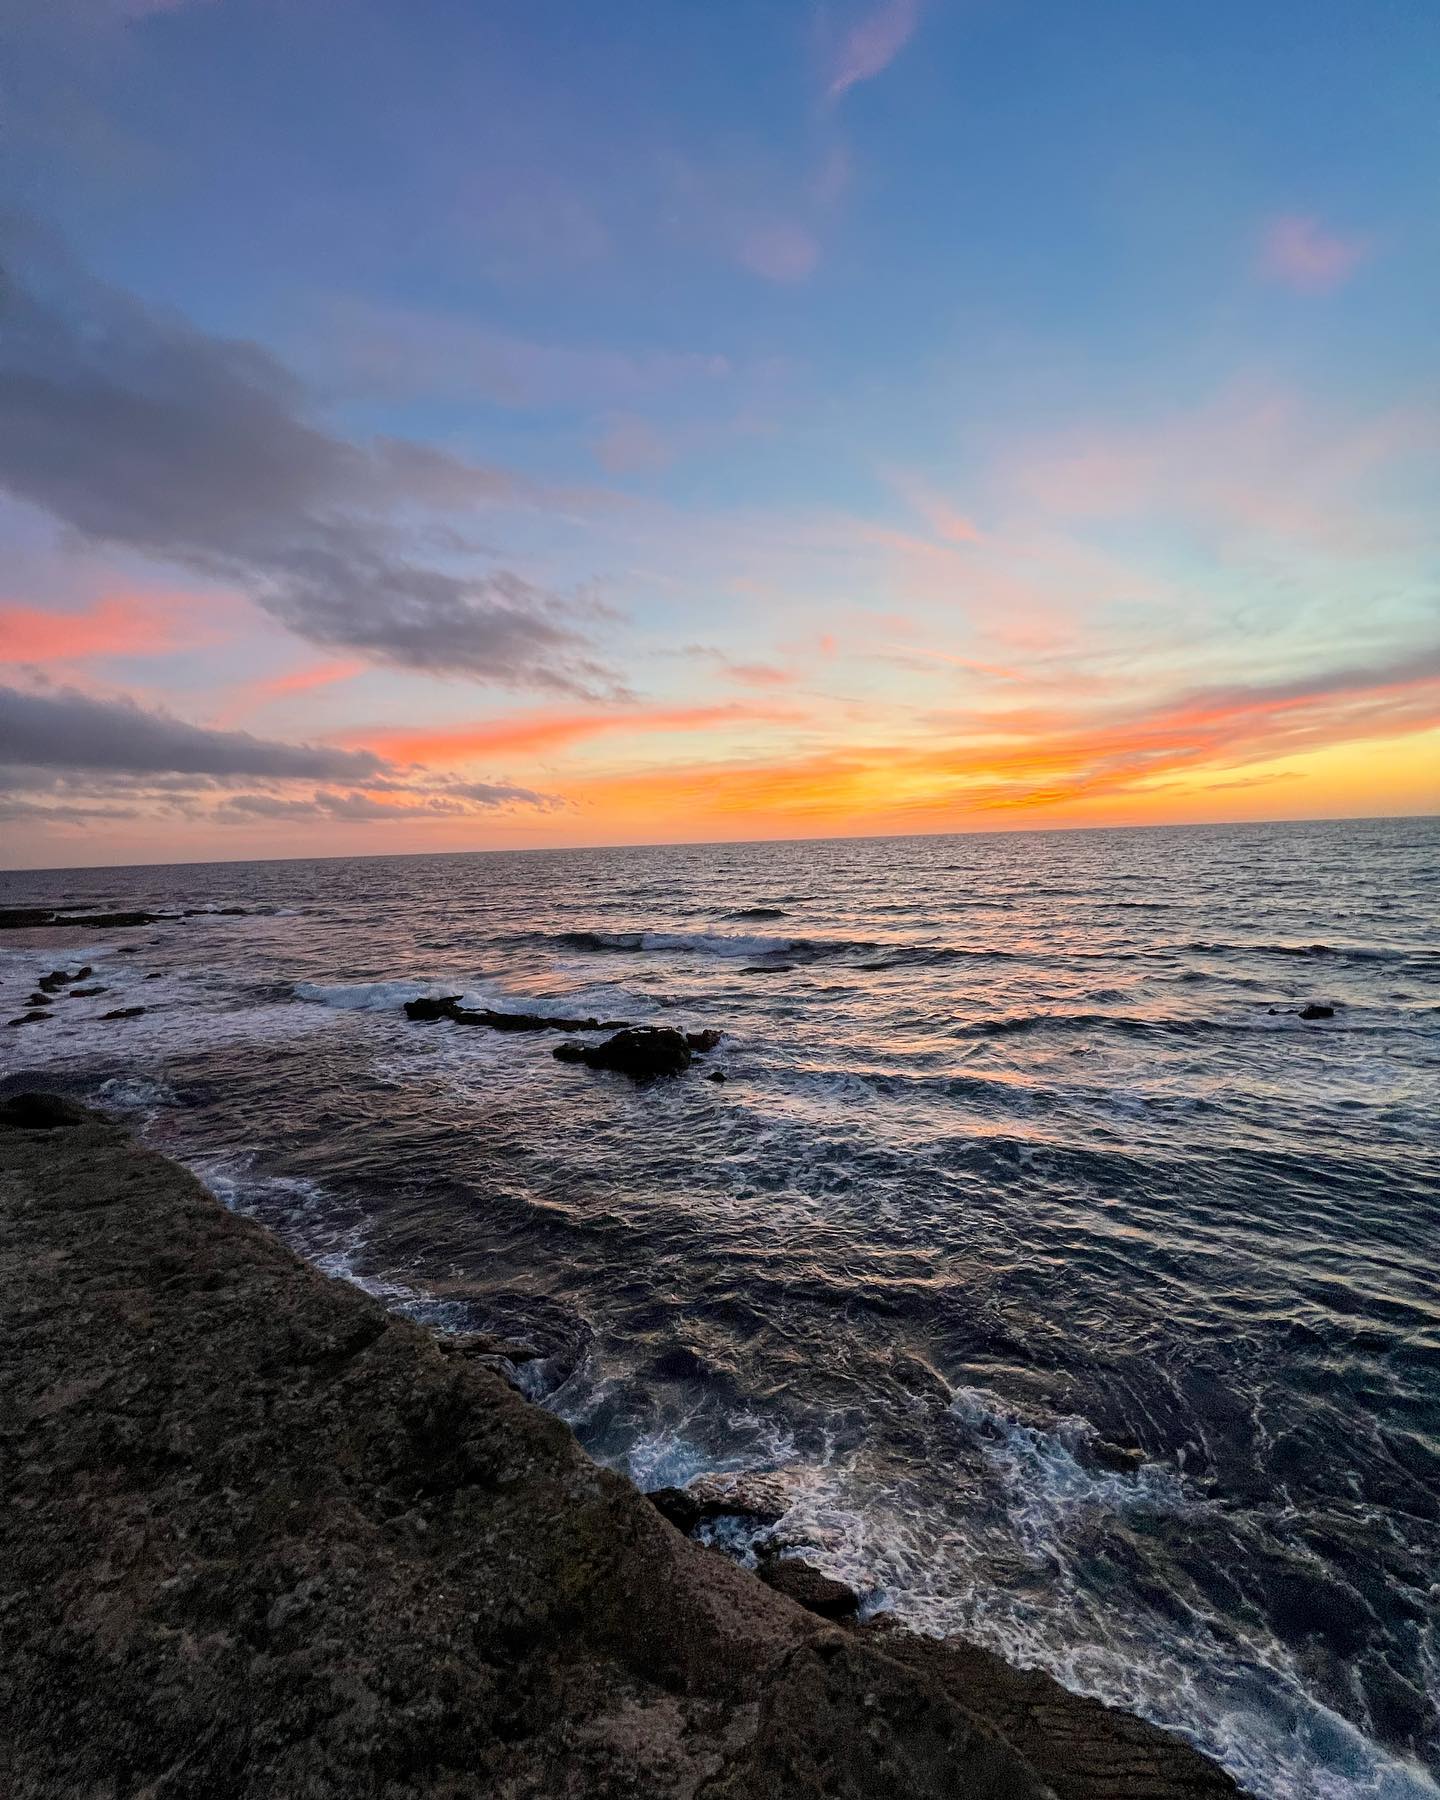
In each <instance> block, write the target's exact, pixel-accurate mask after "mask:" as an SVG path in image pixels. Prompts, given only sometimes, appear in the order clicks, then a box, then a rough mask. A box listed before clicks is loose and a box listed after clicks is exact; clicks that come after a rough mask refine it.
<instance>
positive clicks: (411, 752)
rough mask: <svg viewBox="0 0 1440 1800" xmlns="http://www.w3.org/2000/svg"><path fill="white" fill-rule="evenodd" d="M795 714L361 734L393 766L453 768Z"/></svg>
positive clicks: (613, 715) (698, 713)
mask: <svg viewBox="0 0 1440 1800" xmlns="http://www.w3.org/2000/svg"><path fill="white" fill-rule="evenodd" d="M795 716H796V715H795V714H794V712H793V711H790V710H787V709H784V708H779V707H773V706H756V705H750V704H747V703H745V702H742V701H730V702H728V703H724V704H720V705H715V706H674V707H648V708H644V709H635V710H631V711H627V712H609V713H599V712H595V713H563V712H535V713H520V714H512V715H511V716H510V717H508V718H500V719H489V720H484V721H480V722H477V723H475V724H473V725H459V726H437V727H433V728H430V727H426V728H419V729H415V730H395V729H383V730H373V731H366V732H357V733H355V734H354V736H353V741H356V742H359V743H363V744H365V745H366V746H368V747H369V748H370V749H371V750H373V751H376V752H377V753H379V754H381V755H383V756H385V757H386V758H387V759H389V760H390V761H392V762H397V763H400V762H420V763H425V764H427V765H430V766H433V767H439V768H455V767H460V766H463V765H464V764H466V763H470V762H473V761H475V760H476V759H477V758H479V757H497V756H512V757H513V756H539V755H544V754H546V753H547V752H550V751H555V750H561V749H566V748H568V747H569V746H571V745H573V744H579V743H582V742H585V741H588V740H590V739H594V738H598V737H629V736H655V735H657V734H660V735H663V734H669V733H684V732H701V731H713V730H717V729H724V728H725V727H727V726H734V725H737V724H744V723H757V722H762V721H763V722H776V721H781V720H789V719H793V718H794V717H795Z"/></svg>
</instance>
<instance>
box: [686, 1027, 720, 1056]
mask: <svg viewBox="0 0 1440 1800" xmlns="http://www.w3.org/2000/svg"><path fill="white" fill-rule="evenodd" d="M685 1042H686V1043H687V1044H688V1045H689V1046H690V1048H691V1050H693V1051H694V1053H695V1055H696V1056H704V1055H705V1053H706V1051H707V1050H713V1049H714V1048H715V1046H716V1045H717V1044H718V1043H719V1042H720V1033H719V1032H718V1031H714V1030H707V1031H687V1032H686V1033H685Z"/></svg>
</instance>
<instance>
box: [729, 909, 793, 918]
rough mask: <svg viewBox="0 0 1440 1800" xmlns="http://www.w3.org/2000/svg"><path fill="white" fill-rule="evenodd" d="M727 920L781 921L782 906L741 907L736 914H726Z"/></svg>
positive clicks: (782, 916)
mask: <svg viewBox="0 0 1440 1800" xmlns="http://www.w3.org/2000/svg"><path fill="white" fill-rule="evenodd" d="M725 917H726V918H727V919H783V918H784V917H785V909H784V907H783V906H742V907H741V908H740V910H739V911H738V912H732V913H726V915H725Z"/></svg>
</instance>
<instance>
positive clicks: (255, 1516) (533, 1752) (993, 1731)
mask: <svg viewBox="0 0 1440 1800" xmlns="http://www.w3.org/2000/svg"><path fill="white" fill-rule="evenodd" d="M503 1348H504V1347H503V1346H500V1347H499V1352H500V1354H501V1355H503ZM495 1352H496V1346H494V1345H490V1346H482V1345H476V1344H473V1343H470V1344H467V1343H464V1342H458V1341H457V1342H453V1343H450V1344H447V1342H446V1341H445V1340H444V1339H442V1338H437V1337H435V1336H433V1335H431V1334H429V1333H427V1332H425V1331H424V1330H422V1329H421V1328H420V1327H419V1326H417V1325H415V1324H413V1323H411V1322H410V1321H408V1320H406V1319H403V1318H398V1317H395V1316H394V1315H392V1314H390V1313H388V1312H386V1311H385V1309H384V1308H383V1307H382V1306H381V1305H380V1304H379V1302H377V1301H375V1300H373V1299H371V1298H370V1297H369V1296H367V1295H366V1294H364V1293H362V1292H360V1291H359V1290H358V1289H356V1288H354V1287H352V1286H348V1285H346V1284H345V1283H343V1282H339V1281H335V1280H331V1279H328V1278H326V1277H324V1276H322V1275H320V1274H319V1273H318V1272H317V1271H315V1270H313V1269H311V1268H309V1267H308V1266H306V1265H305V1264H303V1263H302V1262H300V1261H299V1260H298V1259H297V1258H296V1257H295V1256H293V1255H292V1254H291V1253H290V1252H289V1251H288V1250H286V1249H285V1248H284V1247H283V1246H282V1245H281V1244H279V1243H278V1242H277V1241H276V1240H275V1239H273V1238H272V1237H270V1236H269V1235H268V1234H267V1233H266V1232H264V1231H263V1230H262V1229H261V1228H260V1227H259V1226H257V1225H256V1224H254V1223H253V1222H252V1221H249V1220H246V1219H243V1218H240V1217H237V1216H235V1215H233V1214H230V1213H228V1212H226V1211H225V1210H224V1208H223V1207H221V1206H220V1205H219V1203H218V1202H217V1201H215V1200H214V1199H213V1198H212V1197H211V1196H210V1195H209V1194H207V1193H206V1192H205V1190H204V1189H203V1188H201V1187H200V1185H199V1184H198V1183H197V1182H196V1181H195V1180H194V1179H193V1177H191V1176H190V1175H189V1174H188V1173H187V1172H186V1171H184V1170H183V1169H181V1168H179V1167H177V1166H176V1165H175V1164H173V1163H170V1162H168V1161H166V1160H165V1159H164V1158H163V1157H160V1156H158V1155H156V1154H154V1153H152V1152H150V1151H148V1150H146V1149H144V1148H143V1147H141V1146H140V1145H138V1144H137V1143H136V1142H135V1141H134V1140H133V1139H132V1138H131V1137H130V1136H129V1135H128V1133H127V1132H125V1131H124V1130H123V1129H122V1128H121V1127H119V1126H118V1125H116V1124H113V1123H112V1122H110V1121H109V1120H107V1119H105V1118H103V1117H101V1116H100V1115H98V1114H96V1113H92V1112H88V1111H85V1110H83V1109H80V1108H76V1107H73V1106H71V1105H69V1104H67V1103H65V1102H59V1101H43V1100H38V1099H32V1098H24V1097H21V1098H13V1099H11V1100H9V1101H5V1102H0V1444H3V1450H4V1463H5V1468H6V1475H5V1479H4V1483H3V1493H0V1710H3V1714H4V1717H5V1720H6V1730H5V1732H4V1733H3V1734H0V1791H3V1792H4V1793H5V1794H6V1795H7V1796H11V1797H13V1800H42V1796H43V1797H44V1800H60V1797H66V1796H75V1797H76V1800H79V1797H80V1796H85V1797H86V1800H90V1797H92V1796H93V1797H96V1800H99V1797H100V1796H104V1797H106V1800H110V1797H114V1800H124V1797H129V1796H134V1797H136V1800H139V1796H142V1795H144V1796H146V1797H147V1800H179V1797H181V1796H186V1797H189V1796H202V1795H203V1796H205V1797H206V1800H211V1797H215V1800H226V1797H234V1800H239V1797H241V1796H244V1797H246V1800H260V1797H261V1796H264V1797H265V1800H290V1797H292V1796H293V1797H296V1800H298V1797H300V1796H305V1797H317V1800H318V1797H322V1796H323V1797H331V1796H333V1797H334V1800H340V1797H341V1796H344V1797H345V1800H352V1797H355V1796H370V1795H373V1796H376V1797H377V1800H378V1797H380V1796H383V1797H384V1800H408V1797H411V1796H415V1797H418V1796H426V1797H428V1800H442V1797H443V1800H462V1797H469V1796H476V1797H477V1800H478V1797H479V1796H482V1795H484V1796H497V1797H500V1800H569V1797H574V1800H581V1797H587V1800H588V1797H590V1796H595V1797H598V1800H612V1797H614V1800H619V1797H620V1796H625V1797H628V1800H651V1797H654V1800H672V1797H673V1800H682V1797H683V1800H762V1797H765V1800H779V1797H782V1796H790V1795H795V1796H810V1795H814V1796H819V1795H822V1794H824V1795H838V1796H853V1797H856V1800H859V1797H862V1796H865V1797H868V1796H877V1797H878V1796H882V1795H883V1796H886V1797H887V1800H888V1797H890V1796H896V1797H902V1796H913V1797H915V1800H930V1797H935V1800H939V1797H940V1796H962V1795H963V1796H966V1797H968V1800H1039V1797H1040V1796H1043V1795H1046V1794H1053V1795H1054V1796H1056V1797H1057V1800H1107V1797H1112V1796H1113V1797H1120V1796H1133V1797H1135V1800H1141V1797H1144V1800H1208V1797H1210V1796H1215V1797H1219V1796H1223V1795H1234V1794H1236V1793H1237V1792H1238V1791H1239V1790H1238V1789H1237V1788H1236V1787H1235V1786H1234V1784H1233V1783H1232V1782H1231V1781H1230V1779H1229V1778H1228V1777H1227V1776H1226V1775H1224V1774H1223V1773H1222V1772H1221V1771H1220V1770H1219V1769H1217V1768H1216V1767H1215V1766H1214V1765H1212V1764H1211V1763H1209V1762H1208V1761H1206V1760H1205V1759H1204V1758H1203V1757H1201V1756H1200V1755H1199V1754H1198V1753H1197V1752H1195V1751H1194V1750H1192V1749H1191V1748H1190V1747H1189V1746H1187V1745H1185V1744H1184V1743H1182V1742H1180V1741H1179V1740H1178V1739H1176V1738H1173V1737H1171V1736H1169V1735H1167V1734H1166V1733H1164V1732H1161V1731H1158V1730H1156V1729H1155V1728H1153V1727H1151V1726H1149V1725H1147V1724H1144V1723H1143V1722H1141V1721H1139V1720H1136V1719H1133V1718H1130V1717H1128V1716H1126V1715H1123V1714H1119V1713H1116V1712H1113V1711H1111V1710H1109V1709H1107V1708H1105V1707H1103V1706H1101V1705H1099V1704H1098V1703H1096V1702H1094V1701H1088V1700H1083V1699H1077V1698H1076V1697H1074V1696H1072V1695H1070V1694H1068V1693H1066V1692H1065V1691H1064V1690H1063V1689H1061V1688H1060V1687H1059V1686H1058V1685H1057V1684H1056V1683H1054V1682H1053V1681H1051V1680H1049V1678H1048V1677H1045V1676H1043V1675H1039V1674H1035V1673H1026V1672H1022V1671H1017V1670H1013V1669H1011V1668H1009V1667H1008V1666H1007V1665H1005V1664H1004V1663H1002V1662H1001V1661H999V1660H998V1659H997V1658H995V1657H994V1656H991V1655H990V1654H988V1653H987V1652H985V1651H982V1650H978V1649H975V1648H972V1647H969V1646H966V1645H961V1644H955V1643H948V1644H942V1643H938V1642H935V1641H933V1640H929V1639H924V1638H918V1637H913V1636H910V1635H909V1634H906V1633H904V1632H901V1631H897V1630H893V1629H892V1630H888V1631H887V1630H882V1629H877V1628H874V1627H862V1626H855V1625H851V1624H834V1623H829V1622H827V1621H826V1620H825V1619H823V1618H822V1617H818V1616H817V1613H822V1612H824V1611H825V1609H826V1607H827V1606H828V1607H829V1608H830V1609H831V1610H834V1609H835V1608H836V1607H837V1606H838V1605H839V1602H838V1601H837V1599H836V1596H835V1595H834V1594H833V1593H832V1594H826V1593H825V1592H824V1591H823V1590H821V1589H818V1588H815V1587H813V1586H811V1587H807V1584H806V1583H805V1582H804V1580H803V1579H798V1578H797V1577H796V1576H794V1575H791V1576H788V1577H786V1578H784V1579H783V1580H782V1581H781V1582H779V1583H777V1586H775V1587H771V1586H767V1585H765V1584H764V1583H762V1582H761V1581H759V1580H757V1579H756V1578H755V1576H753V1575H751V1574H749V1573H747V1572H746V1571H744V1570H742V1569H740V1568H739V1567H737V1566H736V1565H735V1564H733V1563H731V1562H730V1561H728V1560H727V1559H725V1558H724V1557H723V1556H721V1555H719V1554H718V1553H716V1552H715V1551H713V1550H709V1549H706V1548H704V1547H703V1546H701V1545H700V1544H697V1543H695V1542H693V1541H692V1540H691V1539H690V1538H688V1537H687V1536H686V1535H685V1534H684V1532H683V1531H682V1530H680V1529H677V1527H676V1526H675V1525H674V1524H672V1523H671V1522H669V1520H667V1519H666V1518H665V1517H662V1516H661V1512H660V1511H659V1509H658V1508H657V1507H656V1506H654V1505H652V1504H651V1503H650V1502H649V1500H647V1499H646V1498H645V1497H644V1496H642V1495H641V1494H639V1493H638V1492H637V1491H636V1490H635V1489H634V1488H633V1487H632V1486H631V1485H630V1484H629V1483H628V1482H626V1481H624V1480H623V1479H621V1478H620V1477H618V1476H616V1475H614V1474H612V1473H609V1472H607V1471H605V1470H602V1469H600V1468H598V1467H597V1466H596V1465H595V1464H594V1463H592V1462H591V1461H590V1460H589V1458H587V1457H586V1455H585V1454H584V1452H583V1451H582V1450H581V1449H580V1447H579V1446H578V1445H577V1443H576V1442H575V1440H574V1438H573V1437H572V1436H571V1434H570V1433H569V1431H568V1430H567V1429H566V1428H565V1427H564V1426H563V1425H562V1424H561V1423H559V1422H558V1421H557V1420H555V1419H554V1418H552V1417H550V1416H549V1415H548V1414H546V1413H545V1412H543V1411H541V1410H540V1409H539V1408H538V1407H535V1406H534V1405H532V1404H531V1403H530V1402H528V1401H527V1400H525V1399H524V1398H523V1397H522V1396H520V1395H519V1394H518V1393H516V1392H515V1391H514V1390H513V1388H512V1387H511V1386H510V1385H509V1384H508V1383H507V1382H506V1381H505V1380H504V1379H503V1377H502V1374H501V1373H499V1372H497V1369H496V1367H495V1366H494V1365H495V1363H496V1362H497V1360H498V1357H497V1354H495ZM682 1522H683V1521H682ZM822 1579H823V1578H822ZM787 1583H788V1585H789V1586H790V1588H791V1593H786V1592H783V1591H779V1589H780V1588H781V1587H783V1586H785V1585H786V1584H787ZM832 1585H833V1584H832ZM792 1594H793V1595H794V1596H795V1597H793V1598H792V1597H791V1595H792ZM802 1601H803V1602H804V1604H801V1602H802ZM841 1610H842V1611H843V1608H842V1609H841Z"/></svg>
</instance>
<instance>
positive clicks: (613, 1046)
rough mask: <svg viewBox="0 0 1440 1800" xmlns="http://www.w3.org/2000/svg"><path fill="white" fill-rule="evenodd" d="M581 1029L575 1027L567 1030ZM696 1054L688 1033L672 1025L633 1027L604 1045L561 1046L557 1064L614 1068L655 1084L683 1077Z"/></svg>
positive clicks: (616, 1071) (617, 1072) (624, 1073)
mask: <svg viewBox="0 0 1440 1800" xmlns="http://www.w3.org/2000/svg"><path fill="white" fill-rule="evenodd" d="M565 1029H567V1030H575V1029H577V1028H576V1027H575V1026H573V1025H571V1026H567V1027H565ZM692 1054H693V1052H692V1051H691V1048H690V1045H689V1044H688V1043H687V1042H686V1039H685V1034H684V1033H683V1032H680V1031H672V1030H671V1029H670V1027H669V1026H668V1025H631V1026H627V1027H626V1028H625V1029H624V1030H623V1031H617V1032H616V1033H615V1035H614V1037H612V1038H607V1039H606V1040H605V1042H604V1043H603V1044H561V1045H559V1046H558V1048H557V1049H556V1051H555V1059H556V1061H557V1062H583V1063H584V1064H585V1065H586V1067H587V1068H591V1069H610V1070H613V1071H614V1073H615V1074H617V1075H628V1076H629V1077H630V1079H631V1080H632V1081H653V1080H655V1079H657V1078H658V1077H661V1076H669V1075H683V1074H684V1073H685V1071H686V1070H687V1069H688V1068H689V1067H690V1058H691V1056H692Z"/></svg>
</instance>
